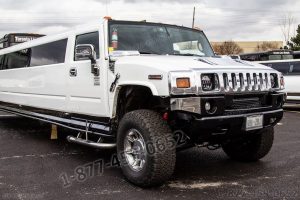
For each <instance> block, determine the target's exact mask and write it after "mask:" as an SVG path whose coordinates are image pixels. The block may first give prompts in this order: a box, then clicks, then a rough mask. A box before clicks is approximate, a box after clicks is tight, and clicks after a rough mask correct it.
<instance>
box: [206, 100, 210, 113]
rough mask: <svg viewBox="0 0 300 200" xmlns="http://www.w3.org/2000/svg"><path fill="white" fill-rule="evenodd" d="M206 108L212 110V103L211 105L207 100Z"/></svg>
mask: <svg viewBox="0 0 300 200" xmlns="http://www.w3.org/2000/svg"><path fill="white" fill-rule="evenodd" d="M205 110H206V111H207V112H209V111H210V110H211V105H210V103H209V102H206V103H205Z"/></svg>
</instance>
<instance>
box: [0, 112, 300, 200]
mask: <svg viewBox="0 0 300 200" xmlns="http://www.w3.org/2000/svg"><path fill="white" fill-rule="evenodd" d="M299 130H300V113H298V111H287V112H286V113H285V116H284V119H283V121H282V122H281V123H279V124H278V126H277V127H276V137H275V143H274V146H273V149H272V150H271V152H270V153H269V154H268V155H267V156H266V157H265V158H264V159H262V160H261V161H260V162H256V163H239V162H234V161H231V160H229V159H228V158H227V156H226V155H225V154H224V153H223V152H222V150H216V151H209V150H207V149H198V148H193V149H190V150H186V151H183V152H180V153H179V154H178V156H177V163H176V169H175V173H174V175H173V176H172V178H171V179H170V181H169V182H167V183H166V184H165V185H163V186H161V187H159V188H152V189H141V188H138V187H135V186H133V185H131V184H129V183H128V182H126V181H125V180H124V178H123V176H122V173H121V171H120V169H118V168H117V167H115V160H114V156H112V155H113V153H114V152H113V151H101V150H95V149H90V148H85V147H82V146H77V145H73V144H69V143H67V142H66V141H65V140H62V139H59V140H50V126H49V125H44V124H40V123H39V122H36V121H31V120H27V119H24V118H9V119H1V120H0V199H1V200H6V199H20V200H27V199H28V200H29V199H30V200H34V199H56V200H59V199H72V200H74V199H143V200H145V199H154V198H155V199H300V133H299ZM100 166H102V167H100ZM82 169H85V170H86V169H90V173H88V175H87V173H84V174H83V173H82V171H81V170H82Z"/></svg>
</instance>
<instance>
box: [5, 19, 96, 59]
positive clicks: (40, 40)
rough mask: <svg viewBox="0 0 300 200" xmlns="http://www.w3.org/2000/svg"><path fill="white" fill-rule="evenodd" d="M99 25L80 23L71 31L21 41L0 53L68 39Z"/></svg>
mask: <svg viewBox="0 0 300 200" xmlns="http://www.w3.org/2000/svg"><path fill="white" fill-rule="evenodd" d="M99 25H101V23H100V24H99V23H93V24H86V25H80V26H76V27H74V28H72V30H71V31H67V32H63V33H59V34H53V35H47V36H44V37H40V38H37V39H34V40H31V41H28V42H24V43H20V44H17V45H14V46H11V47H8V48H5V49H1V50H0V55H3V54H8V53H11V52H15V51H20V50H23V49H26V48H29V47H35V46H39V45H41V44H45V43H49V42H54V41H57V40H61V39H66V38H68V37H69V36H70V35H72V34H74V33H75V34H76V33H77V32H79V31H85V30H86V31H89V30H94V29H96V28H97V27H99Z"/></svg>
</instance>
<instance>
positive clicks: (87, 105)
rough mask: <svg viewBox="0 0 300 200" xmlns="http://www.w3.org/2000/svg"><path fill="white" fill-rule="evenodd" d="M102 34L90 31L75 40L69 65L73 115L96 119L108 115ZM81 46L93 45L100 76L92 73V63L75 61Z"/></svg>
mask: <svg viewBox="0 0 300 200" xmlns="http://www.w3.org/2000/svg"><path fill="white" fill-rule="evenodd" d="M99 33H101V32H99V30H97V31H90V32H85V33H80V34H76V35H75V36H74V39H73V45H71V46H72V47H73V49H72V50H71V53H72V56H70V57H71V61H70V65H69V77H68V78H69V82H68V83H69V84H68V85H69V86H68V88H69V95H68V96H69V103H68V105H69V110H70V112H71V113H73V114H81V115H88V116H96V117H106V116H107V113H108V106H106V104H107V101H106V99H105V96H106V95H105V93H104V92H105V88H106V84H105V80H104V79H105V78H106V76H105V73H106V70H105V67H104V66H102V65H104V64H105V59H104V56H101V52H100V50H101V48H100V41H101V40H102V38H103V37H101V36H100V34H99ZM80 44H92V45H93V46H94V47H95V51H96V54H97V65H98V66H99V68H100V73H99V76H97V75H94V74H93V73H92V72H91V61H90V60H81V61H75V57H74V55H75V48H76V45H80Z"/></svg>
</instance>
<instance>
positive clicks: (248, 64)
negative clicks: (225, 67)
mask: <svg viewBox="0 0 300 200" xmlns="http://www.w3.org/2000/svg"><path fill="white" fill-rule="evenodd" d="M233 60H234V61H235V62H237V63H240V64H243V65H247V66H254V65H251V64H250V63H248V62H245V61H243V60H239V59H233Z"/></svg>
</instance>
